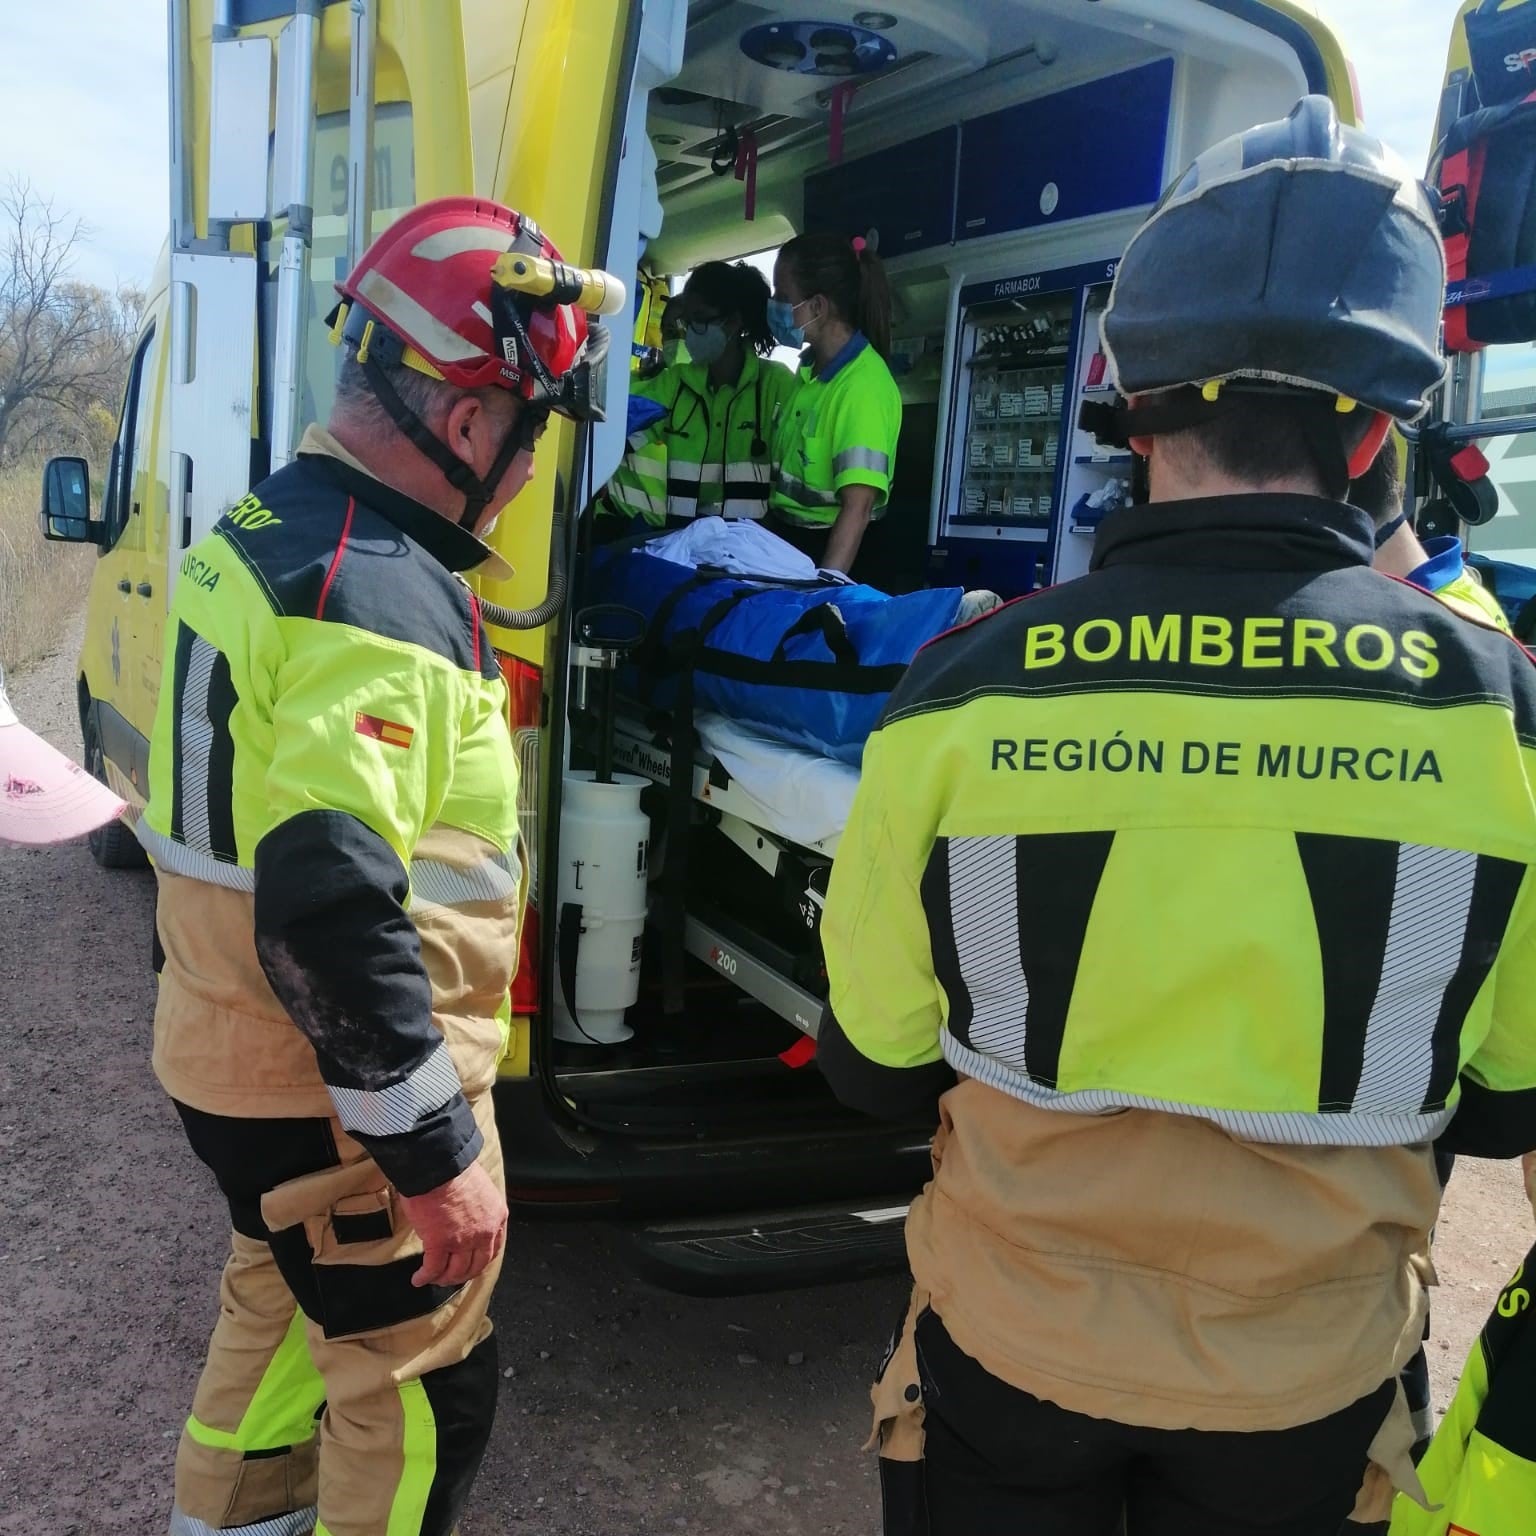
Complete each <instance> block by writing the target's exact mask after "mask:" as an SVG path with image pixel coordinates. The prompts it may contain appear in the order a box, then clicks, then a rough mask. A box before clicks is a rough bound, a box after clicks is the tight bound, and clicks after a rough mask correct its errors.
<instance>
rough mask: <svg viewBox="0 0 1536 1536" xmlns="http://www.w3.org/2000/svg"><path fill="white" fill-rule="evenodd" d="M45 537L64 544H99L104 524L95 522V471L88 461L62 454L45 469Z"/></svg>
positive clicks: (42, 514) (43, 507)
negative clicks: (92, 509) (92, 516)
mask: <svg viewBox="0 0 1536 1536" xmlns="http://www.w3.org/2000/svg"><path fill="white" fill-rule="evenodd" d="M40 519H41V522H42V525H43V537H44V538H45V539H52V540H54V541H56V542H57V543H61V544H99V543H101V535H102V531H103V529H102V524H100V523H93V522H92V521H91V470H90V466H89V465H88V464H87V463H86V462H85V460H84V459H81V458H76V457H74V456H73V455H62V456H60V457H59V458H54V459H49V460H48V462H47V464H46V465H44V466H43V506H42V512H41V513H40Z"/></svg>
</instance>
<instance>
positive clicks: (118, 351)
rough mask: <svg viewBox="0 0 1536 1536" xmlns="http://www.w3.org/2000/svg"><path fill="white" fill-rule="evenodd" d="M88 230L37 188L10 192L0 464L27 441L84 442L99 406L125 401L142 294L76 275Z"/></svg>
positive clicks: (0, 316)
mask: <svg viewBox="0 0 1536 1536" xmlns="http://www.w3.org/2000/svg"><path fill="white" fill-rule="evenodd" d="M86 233H87V228H86V225H85V224H84V223H83V222H82V221H81V220H80V219H76V218H71V217H70V216H69V215H67V214H65V213H62V212H60V211H59V210H58V209H56V208H55V206H54V203H53V201H52V200H51V199H49V198H45V197H42V196H40V195H39V194H38V193H37V192H35V191H34V190H33V188H32V186H31V184H30V183H29V182H26V181H21V180H15V179H13V180H12V181H10V182H9V184H8V185H7V188H6V190H5V192H4V193H3V194H0V461H3V460H4V459H5V458H6V457H7V452H8V449H11V450H14V447H15V445H16V441H17V440H18V439H19V438H25V440H26V442H27V443H28V444H30V443H32V442H35V441H37V440H38V439H39V438H41V437H43V436H45V435H46V434H47V433H48V432H49V430H50V428H53V427H62V428H63V435H65V436H69V437H75V436H77V435H78V427H79V423H80V422H82V421H83V420H84V419H85V418H86V416H87V413H88V412H89V411H90V408H91V407H92V406H93V405H97V406H102V407H105V408H106V409H107V410H109V411H110V410H111V409H112V405H113V403H114V402H115V398H116V394H117V391H118V387H119V385H120V382H121V379H122V376H123V368H124V365H125V363H126V360H127V358H128V355H129V354H130V352H131V350H132V346H133V333H134V329H135V327H136V324H137V316H138V313H139V310H140V309H141V308H142V297H141V296H139V295H137V294H135V293H133V292H132V291H131V290H124V291H123V292H122V293H120V294H119V295H117V296H113V295H109V294H106V293H104V292H103V291H102V290H101V289H99V288H94V287H92V286H90V285H89V284H86V283H81V282H77V281H76V280H75V279H74V278H73V277H72V276H71V273H72V270H73V267H74V255H75V248H76V246H77V245H78V244H79V242H80V240H81V239H82V238H83V237H84V236H85V235H86Z"/></svg>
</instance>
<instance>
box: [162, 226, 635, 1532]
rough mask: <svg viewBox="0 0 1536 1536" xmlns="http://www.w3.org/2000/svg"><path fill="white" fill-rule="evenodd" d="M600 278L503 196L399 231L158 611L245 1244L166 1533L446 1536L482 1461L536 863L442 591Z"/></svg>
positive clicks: (453, 579)
mask: <svg viewBox="0 0 1536 1536" xmlns="http://www.w3.org/2000/svg"><path fill="white" fill-rule="evenodd" d="M610 284H611V280H610V279H607V278H606V277H605V276H604V275H603V274H601V273H585V272H578V271H574V270H573V269H571V268H568V267H566V266H564V265H563V264H562V263H561V261H560V257H559V253H558V252H557V251H556V250H555V248H554V247H553V246H552V245H551V244H550V243H549V241H548V240H546V239H545V238H544V237H543V235H542V234H540V232H539V231H538V229H537V228H536V227H535V225H534V224H533V222H532V221H531V220H529V219H527V218H525V217H522V216H521V215H519V214H517V213H514V212H513V211H511V210H510V209H507V208H503V207H500V206H498V205H497V204H495V203H489V202H482V201H477V200H475V199H473V198H447V199H443V200H441V201H438V202H434V203H428V204H426V205H424V206H422V207H420V208H417V209H415V210H414V211H412V212H411V213H408V214H407V215H405V217H404V218H402V219H401V220H399V222H398V223H396V224H395V225H394V226H393V227H392V228H390V229H389V230H388V231H386V233H385V234H383V235H382V236H381V237H380V238H379V239H378V240H377V241H375V242H374V244H373V245H372V247H371V248H370V249H369V250H368V251H367V252H366V253H365V254H364V256H363V258H362V260H361V261H360V262H359V263H358V265H357V267H356V269H355V270H354V271H353V272H352V273H351V274H350V275H349V277H348V278H347V280H346V281H345V282H344V283H341V284H339V285H338V286H339V289H340V292H341V303H340V304H339V305H338V306H337V311H336V313H335V315H334V317H333V335H334V336H335V338H336V339H337V340H338V341H339V342H340V343H341V344H342V345H343V347H344V349H345V356H344V358H343V361H342V364H341V371H340V375H339V378H338V383H337V393H336V404H335V407H334V410H333V411H332V414H331V418H330V421H329V424H328V426H327V427H326V428H324V429H322V428H319V427H311V428H310V429H309V431H308V432H307V433H306V434H305V437H304V439H303V442H302V443H301V444H300V447H299V451H298V454H297V457H296V458H295V459H294V460H293V462H292V463H290V464H288V465H287V466H286V467H284V468H283V469H281V470H279V471H278V472H277V473H276V474H274V475H272V476H271V477H270V478H269V479H267V480H266V481H264V482H263V483H262V484H260V485H258V486H257V487H256V488H255V489H254V490H253V491H251V493H250V494H249V495H248V496H246V497H245V498H244V499H243V500H242V501H241V502H239V503H238V504H237V505H236V506H235V507H233V508H231V509H230V511H229V512H228V513H226V515H225V516H224V517H223V518H222V519H221V520H220V521H219V523H218V524H217V525H216V527H215V528H214V530H213V532H212V533H211V534H210V535H209V537H208V538H206V539H205V540H203V541H202V543H201V544H200V545H199V546H197V548H196V549H195V550H194V551H193V555H194V556H195V559H194V560H192V561H191V562H189V567H188V569H195V570H196V572H197V574H196V576H183V577H182V579H181V581H180V582H179V583H178V585H177V589H176V596H175V600H174V602H173V605H172V609H171V623H170V628H169V631H168V633H167V637H166V638H167V644H166V648H165V654H166V664H165V675H164V682H163V686H162V691H161V695H160V705H159V717H158V719H157V720H156V723H155V729H154V738H153V746H152V749H151V763H150V797H149V804H148V807H147V809H146V812H145V814H144V816H143V818H142V819H141V822H140V825H139V835H140V837H141V839H142V840H143V842H144V843H145V845H146V847H147V848H148V850H149V852H150V853H151V855H152V856H153V858H154V861H155V865H156V873H157V876H158V880H159V904H158V914H157V927H158V936H159V941H160V942H159V946H158V949H159V952H160V953H161V954H162V955H163V959H162V960H161V964H160V973H161V975H160V993H159V1000H158V1004H157V1007H156V1016H155V1067H156V1071H157V1073H158V1075H159V1077H160V1080H161V1082H162V1083H163V1084H164V1086H165V1088H166V1090H167V1092H168V1093H169V1094H170V1095H171V1097H172V1099H173V1100H174V1101H175V1103H176V1107H177V1110H178V1112H179V1113H180V1115H181V1118H182V1120H183V1122H184V1124H185V1126H186V1129H187V1134H188V1138H189V1140H190V1141H191V1144H192V1147H193V1150H194V1151H195V1152H196V1153H197V1155H198V1156H199V1157H200V1158H201V1159H202V1161H203V1162H204V1163H206V1164H207V1165H208V1167H209V1168H210V1169H211V1170H212V1172H213V1174H214V1176H215V1178H216V1179H217V1181H218V1183H219V1186H220V1188H221V1190H222V1192H223V1193H224V1195H225V1197H226V1198H227V1200H228V1202H229V1208H230V1216H231V1223H232V1226H233V1229H234V1232H233V1239H232V1250H231V1254H230V1257H229V1260H228V1262H227V1264H226V1266H225V1270H224V1278H223V1285H222V1289H221V1294H220V1303H221V1305H220V1316H219V1321H218V1325H217V1327H216V1328H215V1330H214V1333H213V1339H212V1343H211V1345H210V1349H209V1354H208V1361H207V1364H206V1366H205V1367H204V1370H203V1375H202V1378H201V1380H200V1382H199V1384H198V1388H197V1395H196V1398H195V1400H194V1403H193V1407H192V1413H191V1416H190V1417H189V1418H188V1420H187V1423H186V1428H185V1430H184V1432H183V1435H182V1439H181V1446H180V1450H179V1452H178V1455H177V1464H176V1501H175V1508H174V1512H173V1514H172V1517H171V1531H172V1533H173V1536H203V1533H205V1532H208V1531H237V1532H245V1533H247V1536H256V1533H260V1536H309V1533H317V1532H324V1533H326V1536H378V1533H380V1532H383V1531H386V1530H387V1531H389V1532H391V1533H392V1536H393V1533H400V1536H406V1533H410V1536H449V1533H450V1532H451V1531H452V1530H453V1528H454V1526H455V1523H456V1521H457V1520H458V1518H459V1515H460V1513H461V1512H462V1510H463V1507H464V1504H465V1500H466V1498H467V1496H468V1493H469V1489H470V1485H471V1483H472V1482H473V1480H474V1476H475V1473H476V1470H477V1468H478V1466H479V1463H480V1459H481V1457H482V1455H483V1454H484V1450H485V1445H486V1441H487V1439H488V1438H489V1434H490V1427H491V1420H492V1416H493V1413H494V1409H495V1399H496V1384H497V1379H498V1378H497V1370H496V1345H495V1340H494V1338H493V1336H492V1333H491V1324H490V1321H489V1319H488V1316H487V1305H488V1302H489V1299H490V1293H491V1288H492V1286H493V1285H494V1283H495V1280H496V1275H497V1272H498V1269H499V1267H500V1261H501V1251H502V1244H503V1242H504V1239H505V1235H506V1221H507V1207H506V1200H505V1195H504V1191H503V1185H502V1167H501V1155H500V1149H499V1147H498V1144H497V1139H496V1125H495V1119H494V1115H493V1113H492V1108H491V1093H490V1090H491V1085H492V1082H493V1080H494V1078H495V1075H496V1068H497V1064H498V1062H499V1060H500V1058H501V1055H502V1053H503V1051H504V1049H505V1046H506V1042H507V1037H508V1028H509V1023H510V1011H509V1000H508V991H509V988H510V985H511V982H512V976H513V970H514V968H515V966H516V957H517V954H518V948H519V932H520V926H521V922H522V916H523V908H524V901H525V895H526V885H527V882H526V877H525V870H526V868H527V860H526V857H525V850H524V849H523V847H522V844H521V841H520V838H519V833H518V821H517V810H516V805H517V759H516V755H515V753H514V751H513V748H512V743H511V739H510V734H509V729H508V724H507V699H506V687H505V684H504V683H503V681H502V679H501V675H500V672H499V670H498V666H497V661H496V657H495V656H494V654H493V653H492V650H491V647H490V643H489V641H488V639H487V637H486V634H485V627H484V625H483V623H482V622H481V616H480V610H479V605H478V602H477V600H476V598H475V596H474V594H473V592H472V591H471V590H470V588H469V587H468V585H467V584H466V583H465V582H464V580H463V579H462V577H463V575H464V573H466V572H468V571H471V570H481V571H494V570H495V568H496V567H497V566H498V565H500V561H499V559H498V557H497V556H496V555H494V554H493V553H492V551H491V550H490V549H489V548H488V547H487V546H486V545H485V544H483V543H482V542H481V540H480V538H479V537H478V535H479V534H480V533H482V532H484V530H485V528H486V527H487V526H488V525H489V523H490V522H491V521H492V520H493V519H494V517H495V516H496V513H497V511H498V510H499V509H500V508H501V507H502V506H504V505H505V504H506V503H507V502H508V501H510V500H511V499H512V497H514V496H515V495H516V494H517V492H518V491H519V490H520V489H521V487H522V486H523V485H524V484H525V483H526V482H527V480H528V478H529V476H530V474H531V473H532V464H533V451H534V445H535V444H536V443H537V441H538V438H539V434H540V432H541V431H542V429H543V426H544V423H545V421H546V420H547V418H548V416H549V414H550V412H551V411H558V412H561V413H563V414H566V415H569V416H572V417H576V418H582V417H596V416H598V414H599V413H598V410H597V407H596V404H595V400H596V398H597V396H598V395H599V393H600V391H599V390H598V389H597V388H596V387H595V374H596V371H597V369H598V368H599V366H600V364H601V361H602V350H603V340H604V338H603V332H602V328H601V326H600V325H599V324H598V323H597V322H596V321H595V320H592V319H590V318H589V316H588V315H587V314H586V313H585V312H584V308H583V306H590V307H592V308H594V309H595V308H599V307H602V306H603V304H604V299H603V290H604V289H606V288H608V287H609V285H610ZM503 569H504V567H503Z"/></svg>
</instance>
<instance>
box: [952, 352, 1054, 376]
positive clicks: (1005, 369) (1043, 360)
mask: <svg viewBox="0 0 1536 1536" xmlns="http://www.w3.org/2000/svg"><path fill="white" fill-rule="evenodd" d="M1052 358H1054V359H1056V361H1054V362H1052V361H1050V359H1052ZM1066 361H1067V349H1066V348H1065V347H1062V348H1061V350H1060V351H1053V352H1035V353H1023V354H1019V355H1017V356H1014V357H973V358H971V359H970V360H969V361H968V362H967V363H966V365H965V366H966V367H967V368H972V369H975V370H977V371H978V372H980V371H984V370H987V369H990V370H992V371H994V372H998V373H1054V374H1057V375H1061V374H1064V373H1065V372H1066Z"/></svg>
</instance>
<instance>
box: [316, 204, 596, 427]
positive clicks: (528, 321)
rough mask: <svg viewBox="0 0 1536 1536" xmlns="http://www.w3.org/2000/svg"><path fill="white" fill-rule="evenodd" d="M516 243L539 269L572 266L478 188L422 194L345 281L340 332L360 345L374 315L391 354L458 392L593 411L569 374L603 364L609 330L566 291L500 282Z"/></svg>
mask: <svg viewBox="0 0 1536 1536" xmlns="http://www.w3.org/2000/svg"><path fill="white" fill-rule="evenodd" d="M509 252H518V253H522V254H523V255H526V256H531V257H535V258H542V260H541V261H540V262H539V263H538V265H539V266H540V267H541V268H544V267H550V268H553V269H554V270H555V271H567V270H569V269H565V268H564V266H563V263H561V260H560V252H559V251H558V250H556V248H555V246H554V245H553V244H552V243H551V242H550V240H549V239H548V238H547V237H546V236H545V235H544V233H543V232H542V231H541V230H540V229H539V227H538V225H537V224H535V223H534V222H533V220H532V219H530V218H528V217H527V216H526V215H524V214H520V213H517V212H515V211H514V210H513V209H511V208H504V207H502V206H501V204H499V203H492V202H487V201H485V200H484V199H481V198H475V197H441V198H438V199H436V200H435V201H434V202H430V203H423V204H422V205H421V206H420V207H419V208H413V209H411V211H410V212H409V213H406V214H404V215H402V216H401V217H400V218H399V219H397V220H396V221H395V222H394V223H393V224H392V225H390V227H389V228H388V229H387V230H385V231H384V233H383V234H382V235H380V236H379V238H378V239H377V240H375V241H374V242H373V244H372V245H370V246H369V247H368V249H367V250H366V251H365V252H364V253H363V255H362V257H361V259H360V260H359V261H358V264H357V266H356V267H355V268H354V269H353V270H352V271H351V272H350V273H348V275H347V277H346V279H345V280H344V281H342V282H340V283H337V285H336V289H337V292H338V293H340V295H341V297H342V301H343V304H344V305H345V306H346V308H347V313H346V315H345V317H344V318H343V319H342V321H341V327H342V329H341V334H343V335H345V336H346V338H347V339H348V340H350V341H352V342H353V343H354V344H355V345H357V346H358V347H359V349H360V350H361V349H362V348H363V346H364V333H365V331H366V330H367V322H368V321H369V320H372V321H374V322H375V324H376V326H382V327H383V328H384V329H385V330H386V331H387V332H388V333H389V334H390V335H391V336H392V337H393V338H394V339H395V340H396V341H398V342H399V343H400V355H399V357H398V359H395V358H394V357H392V356H388V355H386V356H385V357H384V361H396V360H398V361H399V362H401V363H404V364H405V366H407V367H411V368H415V369H417V370H418V371H419V372H422V373H425V374H428V375H430V376H431V377H433V378H440V379H445V380H447V382H448V383H450V384H455V385H457V386H458V387H459V388H461V389H482V388H485V387H487V386H500V387H501V388H503V389H507V390H510V391H511V392H512V393H513V394H514V395H517V396H519V397H520V398H521V399H523V400H527V401H530V402H533V403H535V404H544V405H547V406H549V407H550V408H551V409H554V410H557V411H560V412H561V414H562V415H567V416H571V417H574V418H578V419H581V418H586V417H588V416H590V415H591V414H592V413H591V406H592V405H593V404H598V403H599V402H598V401H596V400H595V399H594V398H593V396H594V394H595V392H594V391H592V390H591V389H590V381H589V380H580V381H578V380H577V379H576V378H573V377H572V376H573V375H575V374H577V373H578V371H579V370H581V369H582V368H583V365H584V364H586V365H590V363H592V362H595V361H596V359H595V358H593V357H591V356H590V354H591V353H592V352H593V351H594V350H595V349H594V348H593V345H592V343H593V341H594V340H595V337H594V335H593V333H594V332H595V331H599V330H600V329H601V328H600V327H597V326H595V325H592V324H591V323H590V322H589V321H588V319H587V316H586V314H585V313H584V312H583V311H582V310H581V309H579V308H577V307H576V305H574V304H571V303H562V302H557V300H558V299H560V298H562V297H564V295H563V294H562V293H559V292H558V291H552V292H550V293H548V294H544V295H540V294H537V293H531V292H527V291H523V292H518V291H516V290H514V289H510V288H507V287H504V286H502V285H500V284H498V283H497V282H496V281H495V280H494V278H493V275H492V268H493V267H494V266H495V265H496V263H497V261H498V258H500V257H503V256H505V255H507V254H508V253H509ZM578 286H579V285H578ZM375 334H377V332H375ZM370 342H371V338H370ZM384 347H385V349H386V352H393V349H392V348H389V346H388V343H387V342H385V343H384ZM369 350H371V345H370V347H369ZM363 360H364V361H365V362H366V354H365V356H364V359H363ZM578 384H579V386H580V387H578Z"/></svg>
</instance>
